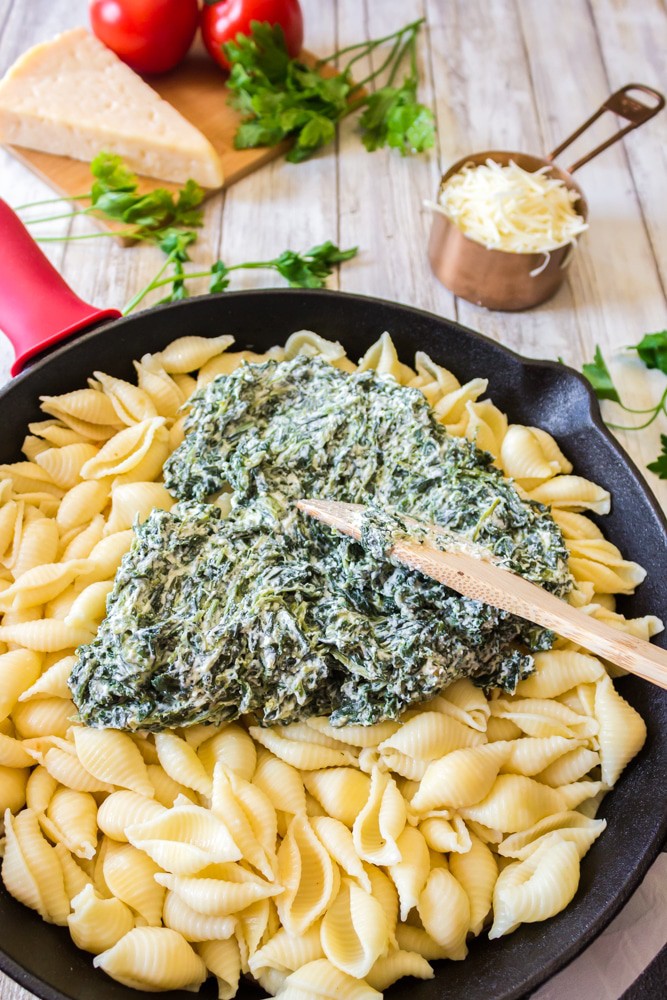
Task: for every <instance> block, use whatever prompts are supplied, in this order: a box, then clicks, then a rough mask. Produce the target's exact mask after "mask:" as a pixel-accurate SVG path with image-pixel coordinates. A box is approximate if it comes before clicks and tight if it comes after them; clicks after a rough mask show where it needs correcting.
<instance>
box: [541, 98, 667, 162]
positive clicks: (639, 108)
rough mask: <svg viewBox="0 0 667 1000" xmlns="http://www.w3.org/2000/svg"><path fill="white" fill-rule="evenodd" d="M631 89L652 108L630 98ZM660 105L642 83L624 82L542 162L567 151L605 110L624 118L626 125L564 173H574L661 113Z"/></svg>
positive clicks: (659, 101)
mask: <svg viewBox="0 0 667 1000" xmlns="http://www.w3.org/2000/svg"><path fill="white" fill-rule="evenodd" d="M632 90H640V91H641V92H642V93H644V94H648V95H649V96H650V97H654V98H655V101H656V103H655V104H653V105H649V104H644V103H642V101H638V100H637V98H635V97H630V96H629V94H630V91H632ZM664 106H665V98H664V97H663V95H662V94H661V93H660V92H659V91H658V90H654V89H653V87H647V86H645V85H644V84H643V83H628V84H626V85H625V87H621V89H620V90H617V91H616V93H614V94H612V95H611V96H610V97H608V98H607V100H606V101H605V102H604V104H602V105H601V106H600V107H599V108H598V110H597V111H596V112H595V114H593V115H591V117H590V118H588V119H587V120H586V121H585V122H584V124H583V125H581V126H580V127H579V128H578V129H577V130H576V132H573V133H572V135H570V136H568V138H567V139H566V140H565V141H564V142H561V144H560V146H557V147H556V149H554V150H553V152H551V153H549V155H548V156H547V157H545V159H547V160H549V161H552V160H555V158H556V157H557V156H558V155H559V154H560V153H562V152H563V150H564V149H567V147H568V146H570V145H571V144H572V143H573V142H574V140H575V139H578V138H579V136H580V135H581V134H582V133H583V132H585V131H586V130H587V129H588V128H589V127H590V126H591V125H592V124H593V122H595V121H597V119H598V118H600V117H601V115H603V114H604V113H605V111H613V113H614V114H615V115H619V117H620V118H625V120H626V121H627V122H629V124H628V125H626V126H625V128H622V129H621V130H620V131H619V132H616V134H615V135H612V136H610V137H609V138H608V139H606V140H605V142H603V143H601V144H600V145H599V146H596V147H595V149H592V150H591V152H590V153H587V154H586V155H585V156H582V157H581V159H580V160H577V161H576V163H573V164H572V166H571V167H568V168H567V171H568V173H570V174H573V173H574V172H575V170H578V169H579V167H583V165H584V163H588V161H589V160H592V159H593V157H594V156H597V155H598V153H601V152H602V151H603V150H604V149H607V148H608V147H609V146H613V144H614V143H615V142H618V140H619V139H622V138H623V136H624V135H627V134H628V132H632V130H633V129H635V128H639V126H640V125H643V124H644V122H647V121H648V120H649V118H653V116H654V115H657V113H658V111H661V110H662V109H663V108H664Z"/></svg>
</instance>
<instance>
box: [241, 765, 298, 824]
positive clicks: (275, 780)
mask: <svg viewBox="0 0 667 1000" xmlns="http://www.w3.org/2000/svg"><path fill="white" fill-rule="evenodd" d="M252 780H253V784H255V785H257V787H258V788H261V789H262V791H263V792H264V793H265V794H266V795H267V796H268V797H269V799H270V800H271V802H272V803H273V806H274V808H275V809H282V810H283V811H284V812H287V813H292V815H295V814H296V813H305V811H306V792H305V789H304V787H303V781H302V780H301V775H300V774H299V772H298V771H297V769H296V768H295V767H292V766H291V765H290V764H286V763H285V761H283V760H280V759H279V758H278V757H274V755H273V754H272V753H269V752H268V750H262V751H261V753H260V754H259V755H258V757H257V769H256V771H255V773H254V775H253V778H252Z"/></svg>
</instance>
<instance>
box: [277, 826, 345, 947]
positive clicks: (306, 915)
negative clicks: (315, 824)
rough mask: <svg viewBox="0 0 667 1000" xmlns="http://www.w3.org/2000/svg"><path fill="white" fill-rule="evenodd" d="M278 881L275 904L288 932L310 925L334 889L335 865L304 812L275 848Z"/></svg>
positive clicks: (334, 893)
mask: <svg viewBox="0 0 667 1000" xmlns="http://www.w3.org/2000/svg"><path fill="white" fill-rule="evenodd" d="M278 881H279V882H280V885H281V886H282V889H283V891H282V892H281V893H280V895H279V896H278V898H277V899H276V906H277V907H278V914H279V916H280V920H281V923H282V925H283V927H285V929H286V930H287V931H288V933H290V934H303V933H305V932H306V931H307V930H308V928H309V927H312V925H313V924H314V923H315V921H316V920H317V919H318V918H319V917H321V916H322V914H323V913H324V912H325V911H326V910H327V909H328V907H329V905H330V904H331V902H332V900H333V899H334V898H335V896H336V894H337V892H338V887H339V884H340V876H339V873H338V866H337V865H336V864H335V863H334V862H333V861H332V860H331V857H330V856H329V854H328V852H327V851H326V850H325V848H324V847H323V845H322V844H321V842H320V841H319V839H318V837H317V835H316V834H315V831H314V830H313V828H312V827H311V825H310V823H309V821H308V819H307V818H306V817H305V816H295V817H294V819H293V820H292V822H291V823H290V825H289V827H288V829H287V833H286V834H285V837H284V839H283V841H282V843H281V845H280V847H279V849H278Z"/></svg>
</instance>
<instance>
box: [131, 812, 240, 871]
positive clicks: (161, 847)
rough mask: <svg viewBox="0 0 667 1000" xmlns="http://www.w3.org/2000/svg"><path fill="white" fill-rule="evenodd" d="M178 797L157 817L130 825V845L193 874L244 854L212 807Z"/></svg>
mask: <svg viewBox="0 0 667 1000" xmlns="http://www.w3.org/2000/svg"><path fill="white" fill-rule="evenodd" d="M184 802H185V803H187V804H183V805H181V804H180V803H179V800H178V799H177V800H176V804H175V806H174V807H173V808H172V809H169V810H167V811H166V812H163V813H161V814H160V815H159V816H156V817H155V818H154V819H148V820H146V821H145V822H144V823H137V824H135V825H133V826H129V827H127V829H126V831H125V834H126V836H127V839H128V840H129V842H130V843H131V844H133V845H134V846H135V847H137V848H138V849H139V850H140V851H143V852H144V854H147V855H148V857H149V858H152V859H153V861H154V862H155V863H156V864H157V865H159V867H160V868H162V869H164V870H165V871H168V872H172V874H175V875H194V874H195V872H199V871H201V870H202V869H203V868H207V867H208V866H209V865H214V864H218V863H222V862H225V861H239V860H240V858H241V857H242V856H243V855H242V853H241V851H240V850H239V848H238V847H237V845H236V844H235V843H234V841H233V840H232V838H231V835H230V833H229V830H228V829H227V827H226V825H225V824H224V823H223V822H222V820H221V819H219V817H218V816H216V815H215V814H214V813H213V812H211V811H210V810H209V809H203V808H202V807H201V806H195V805H192V803H190V802H189V801H188V800H187V799H186V800H184Z"/></svg>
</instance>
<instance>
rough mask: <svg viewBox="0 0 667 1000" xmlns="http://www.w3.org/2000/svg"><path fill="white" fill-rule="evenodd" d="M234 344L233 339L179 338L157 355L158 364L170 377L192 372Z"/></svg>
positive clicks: (223, 337)
mask: <svg viewBox="0 0 667 1000" xmlns="http://www.w3.org/2000/svg"><path fill="white" fill-rule="evenodd" d="M233 343H234V338H233V337H229V336H227V335H223V336H221V337H179V338H178V340H173V341H172V342H171V344H169V345H168V346H167V347H165V349H164V350H163V351H161V352H160V354H159V355H158V357H159V359H160V364H161V365H162V367H163V368H164V370H165V371H166V372H168V373H169V374H170V375H173V374H181V373H185V372H193V371H196V370H197V369H198V368H201V367H202V366H203V365H205V364H206V362H207V361H210V360H211V358H214V357H215V356H216V355H217V354H222V353H223V351H226V350H227V348H228V347H231V345H232V344H233Z"/></svg>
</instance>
